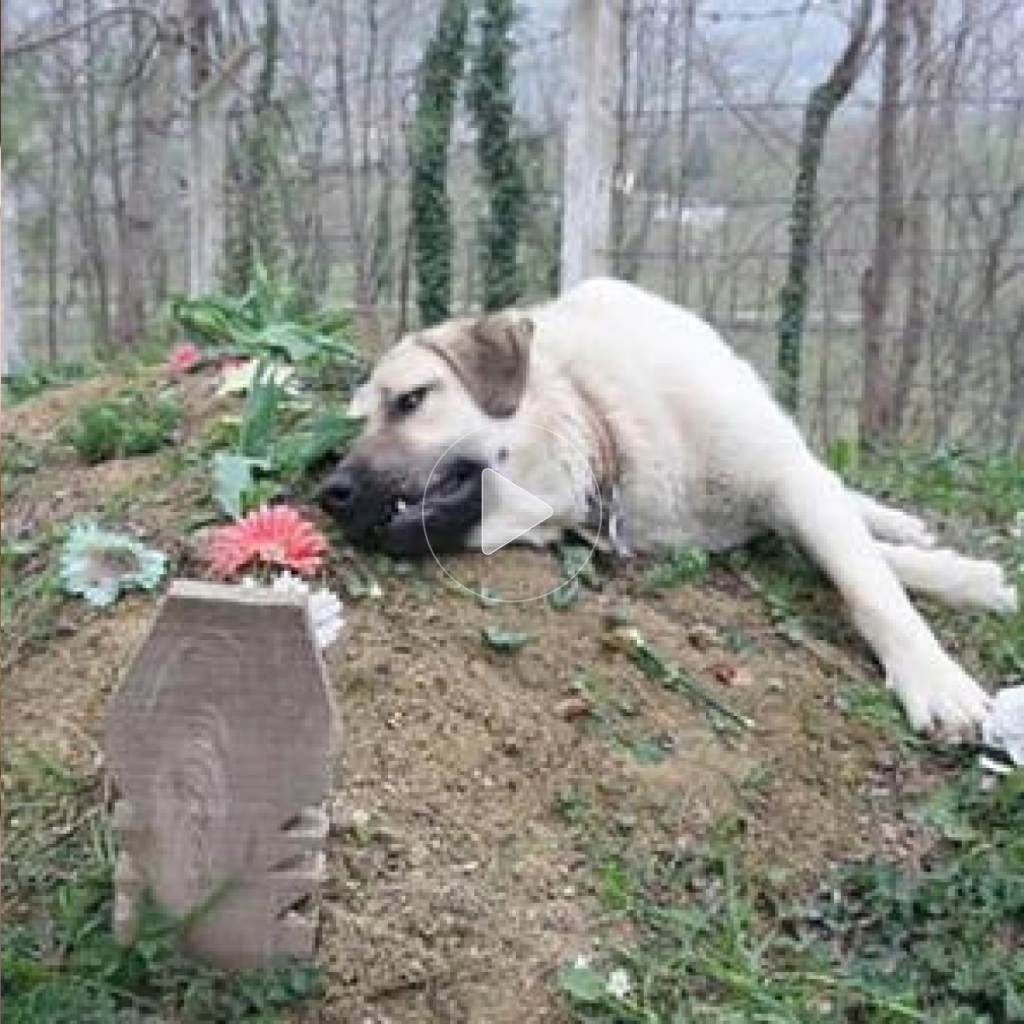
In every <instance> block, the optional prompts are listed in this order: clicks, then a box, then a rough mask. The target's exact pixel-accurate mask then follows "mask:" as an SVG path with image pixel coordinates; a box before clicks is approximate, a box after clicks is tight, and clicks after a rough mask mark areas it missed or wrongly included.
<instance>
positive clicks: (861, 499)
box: [846, 487, 935, 548]
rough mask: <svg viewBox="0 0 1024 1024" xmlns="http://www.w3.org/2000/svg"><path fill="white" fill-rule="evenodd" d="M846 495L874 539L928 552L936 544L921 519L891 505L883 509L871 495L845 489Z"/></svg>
mask: <svg viewBox="0 0 1024 1024" xmlns="http://www.w3.org/2000/svg"><path fill="white" fill-rule="evenodd" d="M846 493H847V494H848V495H849V496H850V498H851V499H852V501H853V503H854V505H855V506H856V509H857V511H858V512H859V513H860V515H861V518H862V519H863V520H864V522H865V523H866V524H867V528H868V529H869V530H870V531H871V535H872V536H873V537H875V538H876V539H878V540H885V541H890V542H891V543H893V544H913V545H914V546H915V547H919V548H930V547H932V546H933V545H934V544H935V534H933V533H932V532H931V530H929V529H928V526H927V524H926V523H925V522H924V520H923V519H918V517H917V516H912V515H910V513H909V512H904V511H903V510H902V509H898V508H893V507H892V506H891V505H883V504H882V503H881V502H880V501H876V500H875V499H874V498H872V497H871V496H870V495H867V494H864V493H862V492H861V491H855V490H853V488H851V487H847V488H846Z"/></svg>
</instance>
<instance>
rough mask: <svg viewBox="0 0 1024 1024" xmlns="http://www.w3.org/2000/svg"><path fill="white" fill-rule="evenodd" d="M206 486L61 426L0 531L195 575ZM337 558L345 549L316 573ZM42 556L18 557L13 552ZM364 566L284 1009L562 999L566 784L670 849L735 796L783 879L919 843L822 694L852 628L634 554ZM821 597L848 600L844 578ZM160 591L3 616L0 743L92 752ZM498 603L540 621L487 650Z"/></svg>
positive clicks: (883, 768) (41, 405) (503, 615)
mask: <svg viewBox="0 0 1024 1024" xmlns="http://www.w3.org/2000/svg"><path fill="white" fill-rule="evenodd" d="M105 387H110V382H109V381H108V382H106V383H104V382H95V381H90V382H86V383H83V384H80V385H76V386H73V387H70V388H67V389H65V390H63V391H60V392H54V393H52V394H50V395H45V396H42V397H40V398H38V399H35V400H32V401H30V402H27V403H24V404H22V405H20V406H16V407H12V408H10V409H5V410H4V424H3V430H4V437H5V441H6V440H7V439H8V438H10V437H12V436H14V437H18V438H20V439H21V440H23V441H24V442H26V443H28V444H30V445H34V446H36V447H38V446H40V445H44V444H46V443H47V442H48V441H49V440H50V439H52V438H54V437H55V436H56V433H57V430H58V429H59V425H60V423H61V422H62V420H63V419H64V417H65V416H66V415H67V412H68V410H69V409H72V408H74V406H75V404H76V403H77V402H80V401H83V400H86V399H88V398H92V397H95V395H96V394H101V393H103V391H104V388H105ZM186 388H187V390H188V394H187V404H188V407H189V410H190V415H189V418H188V421H187V423H186V431H187V432H194V431H195V430H197V429H199V427H200V426H201V425H202V423H203V421H204V417H205V415H206V414H207V412H208V411H209V410H210V409H212V408H213V403H212V402H211V399H210V392H209V388H208V386H207V384H206V383H204V382H202V381H199V382H190V383H189V384H188V385H186ZM203 486H204V485H203V482H202V477H201V474H200V473H198V471H197V472H192V471H190V470H188V468H187V467H186V468H184V469H183V468H182V466H181V465H175V466H174V467H172V468H171V469H169V468H168V461H167V457H166V456H163V455H157V456H151V457H147V458H141V459H134V460H126V461H124V462H116V463H108V464H105V465H102V466H98V467H95V468H93V469H85V468H82V467H78V466H76V465H75V464H74V460H73V457H72V456H71V455H70V453H67V452H63V451H61V450H60V449H59V446H56V445H54V446H53V448H52V450H51V451H50V452H49V453H48V455H47V458H46V461H45V464H43V465H41V467H40V469H39V470H37V471H36V472H35V473H33V474H29V475H26V476H24V477H21V478H19V481H18V485H17V487H16V488H15V489H14V491H13V493H11V494H5V495H4V500H3V526H4V534H5V537H9V538H12V539H13V538H17V537H26V536H31V535H32V534H33V532H34V531H37V530H39V529H40V528H41V527H42V526H44V525H47V524H48V525H50V526H52V525H53V524H54V523H55V522H58V521H67V520H69V519H71V518H73V517H74V516H81V515H87V514H100V515H105V516H106V517H107V518H108V519H110V520H111V521H112V522H114V523H116V524H119V525H124V524H125V523H128V524H130V525H132V526H133V527H134V528H136V529H141V530H142V531H144V532H145V533H146V534H147V535H149V536H150V537H152V538H154V539H155V540H156V541H157V542H159V543H161V544H163V545H165V546H166V547H167V548H168V549H169V550H170V551H171V552H172V554H174V556H175V558H176V559H177V560H178V564H179V566H180V567H181V570H182V571H183V572H185V573H188V572H194V571H195V569H196V562H195V561H194V557H193V556H194V547H193V545H192V544H191V543H190V542H189V541H188V540H187V539H183V538H184V533H185V526H184V525H183V524H186V523H188V522H189V520H190V515H191V512H190V509H191V506H192V504H193V503H194V502H195V501H196V500H199V499H200V498H201V495H202V489H203ZM115 516H116V518H114V517H115ZM353 557H354V556H352V555H351V554H350V553H348V552H345V551H338V552H335V554H334V555H333V556H332V561H331V564H330V566H329V568H328V572H327V578H328V580H329V581H331V582H337V581H339V580H340V579H341V577H342V575H343V574H344V573H345V572H346V571H348V570H349V569H350V568H351V567H352V565H353V561H352V559H353ZM482 557H483V556H477V557H476V558H474V557H473V556H469V555H467V556H464V558H462V559H460V560H459V562H458V567H459V569H460V571H462V572H464V573H465V574H466V576H467V577H471V576H473V575H480V574H481V573H483V572H484V571H485V570H486V572H487V574H488V577H489V578H490V579H492V580H495V581H496V582H497V583H498V584H499V585H500V582H501V579H502V578H506V579H507V580H513V579H515V580H518V581H522V580H525V579H529V578H530V577H531V576H532V575H536V576H537V577H538V578H544V577H546V576H547V575H548V574H549V573H550V568H551V556H550V555H548V554H545V553H537V552H532V551H525V550H515V549H512V550H509V549H505V550H504V551H502V552H500V553H499V554H497V555H495V556H492V558H491V559H490V560H489V561H487V563H486V565H485V564H484V563H483V561H482ZM43 567H44V566H43V565H42V564H36V563H33V562H32V561H31V560H29V563H28V565H27V567H26V571H29V572H31V571H40V570H41V569H42V568H43ZM378 581H379V584H380V588H381V594H380V596H378V597H365V598H363V599H360V600H352V599H346V609H345V614H346V629H345V634H344V641H343V643H341V644H339V645H338V646H337V647H336V648H335V649H334V650H332V652H330V657H329V661H328V668H329V675H330V680H331V685H332V686H333V688H334V690H335V694H336V699H337V703H338V706H339V709H340V712H341V717H342V720H343V723H344V741H343V744H342V749H341V756H340V758H339V763H338V765H337V772H336V775H337V791H336V793H335V796H334V801H333V808H332V813H333V818H334V822H335V826H334V828H333V829H332V834H331V837H330V839H329V845H328V857H329V867H330V870H329V881H328V884H327V886H326V890H325V892H324V898H323V934H322V938H321V943H320V947H319V954H318V955H319V957H320V959H321V962H322V964H323V966H324V968H325V972H326V976H327V980H328V994H327V997H326V999H325V1001H324V1002H323V1003H322V1004H321V1005H318V1006H315V1007H310V1008H309V1009H308V1010H307V1011H305V1016H304V1017H301V1019H306V1020H309V1021H366V1022H371V1021H372V1022H380V1024H384V1022H394V1024H399V1022H410V1024H411V1022H418V1024H421V1022H430V1021H488V1022H495V1024H502V1022H509V1024H512V1022H516V1024H526V1022H532V1021H558V1020H562V1019H563V1015H562V1013H561V1010H560V1007H559V1004H558V1001H557V996H556V995H555V988H554V986H553V984H552V976H553V973H554V972H555V971H556V970H557V968H558V967H559V966H560V965H562V964H564V963H565V962H566V961H567V960H569V959H571V958H572V957H573V956H574V955H575V954H576V953H577V952H580V951H582V950H585V949H587V948H590V947H591V945H592V942H593V935H594V933H595V927H594V926H595V915H596V913H597V904H596V900H595V897H594V892H593V885H594V877H593V872H592V871H591V869H590V866H589V865H588V861H587V856H586V851H585V849H584V843H583V840H582V839H581V830H580V828H579V827H578V824H577V823H574V821H573V820H572V815H571V814H569V813H567V811H566V808H567V806H570V805H571V804H572V801H573V800H577V799H580V798H582V799H585V800H586V801H587V804H588V807H589V808H590V809H591V812H592V813H597V814H599V815H600V816H601V817H602V819H603V820H605V821H607V822H609V823H611V824H610V826H609V827H615V828H618V829H622V830H625V831H627V832H630V833H632V834H633V835H634V837H635V841H636V843H637V844H639V845H640V846H642V845H643V844H644V843H645V842H648V841H650V842H658V843H662V844H663V843H664V842H666V841H669V842H676V843H678V844H680V845H681V846H686V845H687V844H691V843H693V842H695V841H697V840H699V838H700V837H701V836H702V835H703V834H705V833H706V831H707V830H708V829H709V828H710V827H711V826H712V825H713V824H714V823H715V822H716V821H718V820H720V819H721V818H722V816H723V815H733V816H736V817H738V818H739V819H740V821H741V823H742V825H743V827H744V829H745V836H746V838H745V843H746V846H747V848H748V850H749V851H750V854H751V856H752V858H753V859H754V861H755V862H757V863H760V864H762V865H763V866H764V867H765V868H766V869H769V870H772V871H775V872H785V873H786V874H787V876H788V877H789V878H790V879H791V884H792V885H793V887H794V890H795V891H797V892H799V891H800V888H801V886H802V885H803V884H805V883H809V882H810V880H811V879H813V878H814V877H816V876H817V875H819V874H820V872H821V871H822V870H823V869H824V868H825V867H826V865H828V864H829V863H830V862H832V861H834V860H835V859H838V858H849V857H851V856H864V857H869V856H874V855H877V854H880V853H882V852H887V853H893V852H899V853H903V854H912V853H913V852H914V850H915V848H916V846H917V844H918V842H919V838H920V837H919V836H918V835H917V834H916V832H915V831H914V829H913V827H912V826H910V825H908V824H907V823H906V822H905V821H904V820H903V818H902V816H901V806H902V801H903V800H904V799H905V798H906V796H907V795H908V794H909V793H913V792H917V791H919V790H923V789H924V788H926V787H927V786H928V785H929V784H930V782H931V780H930V779H929V777H928V775H927V774H924V771H925V770H924V769H922V768H921V767H920V762H919V761H918V760H917V759H912V760H907V759H905V758H904V757H903V755H902V753H901V752H900V750H899V748H898V747H896V746H894V745H893V744H894V742H895V741H894V740H893V739H892V737H891V736H890V735H886V734H885V733H883V732H881V731H880V730H879V729H878V728H877V727H875V726H873V725H871V724H867V723H865V722H861V721H858V720H855V719H852V718H850V717H849V716H846V715H844V714H843V712H842V711H841V710H840V708H839V698H840V696H841V695H842V694H843V693H846V692H849V690H850V688H851V687H854V686H863V684H864V683H865V682H866V681H869V680H877V672H876V669H875V668H874V666H873V665H872V664H871V662H870V660H869V659H868V658H867V656H866V654H865V653H864V651H863V649H862V648H861V646H860V645H859V644H858V643H857V642H856V641H854V640H852V639H851V637H850V634H849V632H848V631H847V630H845V629H844V628H839V629H838V630H837V631H836V634H835V635H836V640H837V642H832V641H831V640H829V639H822V638H820V637H819V638H818V639H816V640H814V641H813V642H808V643H804V642H795V641H794V640H793V639H792V638H788V637H787V636H785V635H783V633H784V631H780V630H779V629H778V628H777V624H776V622H775V620H774V619H773V617H772V615H771V614H770V610H769V609H768V607H767V606H766V603H765V600H764V598H763V595H762V594H760V593H758V591H757V589H756V587H753V586H751V585H750V583H749V582H748V581H746V580H745V579H744V578H743V577H742V576H741V575H738V574H736V573H735V572H733V571H731V570H727V569H715V570H714V571H713V572H712V573H711V575H710V577H709V578H708V579H707V580H705V581H703V582H702V583H700V584H699V585H692V586H685V587H681V588H678V589H674V590H670V591H666V592H661V593H659V594H655V595H651V594H648V593H646V592H645V591H644V588H643V587H642V585H641V572H640V570H639V569H638V568H629V569H620V570H618V571H617V572H615V574H614V575H613V576H612V577H611V578H609V579H607V580H606V581H605V582H604V584H603V586H602V587H601V589H600V590H599V591H593V590H586V591H585V592H584V593H583V596H582V599H581V600H580V601H579V602H578V603H576V604H575V605H573V606H571V607H569V608H567V609H564V610H556V609H553V608H551V607H549V606H548V605H546V604H545V603H543V602H534V603H528V604H521V605H500V606H496V607H492V606H485V605H484V604H483V603H482V602H479V601H477V600H474V599H473V598H471V597H468V596H467V595H465V594H464V593H462V592H460V591H458V590H457V589H455V588H452V587H450V586H449V585H447V584H446V583H445V581H444V578H443V577H442V575H441V573H440V572H439V571H438V569H437V568H436V566H434V565H433V564H432V563H430V564H424V565H419V566H414V567H412V568H411V569H409V570H407V571H404V572H401V573H399V572H395V571H390V572H387V573H383V574H381V575H380V576H379V577H378ZM818 600H819V602H820V606H819V608H818V609H817V610H818V611H819V612H820V614H821V615H822V616H824V617H825V618H829V617H833V618H835V620H836V621H837V622H838V621H839V620H840V614H839V612H838V606H837V605H836V604H835V602H834V600H833V599H832V598H831V597H830V596H829V595H827V594H824V593H822V594H821V596H820V598H819V599H818ZM156 608H157V603H156V601H154V600H153V599H152V598H150V597H145V596H132V597H129V598H127V599H124V600H122V601H121V602H119V603H118V604H117V605H116V606H115V607H114V608H113V609H111V610H110V611H107V612H102V613H101V612H96V611H92V610H90V609H88V608H86V606H84V605H83V604H81V603H77V602H75V603H73V602H70V601H65V600H58V601H56V602H54V603H52V604H51V606H50V607H48V608H47V609H46V610H45V611H44V612H40V613H39V614H38V615H37V617H36V619H33V621H32V627H33V628H32V629H28V628H27V627H26V628H25V629H24V630H22V631H21V632H20V633H19V632H18V624H17V623H15V624H14V626H13V627H12V629H13V630H14V634H15V635H16V641H17V642H16V643H14V645H13V647H12V646H10V645H5V650H4V652H3V662H4V664H3V668H4V683H3V701H2V730H3V738H4V740H5V742H6V741H9V740H16V741H18V742H23V743H31V744H43V745H47V746H51V747H57V748H61V749H64V750H66V751H68V752H70V753H72V754H73V753H74V752H75V751H78V752H81V751H82V750H83V748H84V749H87V750H89V749H91V750H93V751H95V750H96V749H97V748H96V746H95V744H96V743H98V740H99V737H100V735H101V730H102V718H103V714H104V708H105V706H106V702H107V700H108V698H109V697H110V695H111V693H112V692H113V690H114V689H115V688H116V686H117V685H118V682H119V680H120V678H121V677H122V675H123V673H124V671H125V668H126V666H127V664H128V662H129V660H130V658H131V655H132V652H133V651H134V649H135V648H136V647H137V645H138V644H139V643H140V641H141V639H142V637H143V636H144V634H145V631H146V629H147V628H148V626H149V624H150V623H151V622H152V620H153V617H154V615H155V612H156ZM623 616H625V617H626V618H627V619H628V621H629V622H630V624H631V625H633V626H635V627H636V628H638V629H639V630H640V631H641V633H642V634H643V635H644V636H645V637H646V638H647V639H649V640H650V641H651V642H652V643H653V644H655V645H657V646H658V647H659V648H660V649H661V650H662V651H663V652H664V653H665V654H666V655H667V656H668V657H670V658H671V659H673V660H674V661H676V662H678V663H679V664H680V665H681V666H682V667H683V668H685V669H686V670H687V671H688V672H689V673H690V674H691V675H692V677H693V678H694V679H696V680H697V681H699V683H700V684H701V685H702V686H704V687H705V688H706V689H707V690H709V691H710V692H712V693H714V694H715V695H716V696H717V697H718V698H719V699H721V700H724V701H726V702H728V704H730V705H731V706H733V707H734V708H736V709H737V710H739V711H741V712H742V713H744V714H746V715H748V716H750V717H751V718H753V719H754V720H755V722H756V725H755V728H754V729H752V730H750V731H748V732H746V733H743V734H742V735H738V736H732V737H727V736H723V735H720V734H719V733H718V732H716V730H715V729H713V728H712V726H711V724H710V722H709V720H708V717H707V715H706V714H705V713H704V712H703V711H701V710H700V709H699V708H697V707H695V706H694V705H693V704H692V703H691V702H690V701H688V700H687V699H686V698H685V697H684V696H682V695H681V694H678V693H673V692H669V691H667V690H665V689H663V688H662V687H660V686H659V685H658V684H657V683H656V682H653V681H651V680H649V679H647V678H646V677H645V676H644V675H643V673H642V672H641V671H640V670H639V669H638V668H637V667H636V666H634V665H633V664H631V663H630V662H629V661H628V659H627V658H626V657H625V656H624V654H623V653H622V652H621V651H618V650H615V649H614V648H613V647H611V646H609V644H608V643H607V642H606V640H607V636H608V622H609V620H610V619H616V620H620V619H621V618H622V617H623ZM37 619H38V621H37ZM488 625H501V626H502V627H507V628H509V629H513V630H517V631H522V632H525V633H528V634H530V636H531V640H530V641H529V642H528V643H527V644H526V645H525V646H523V647H522V648H521V649H518V650H516V651H511V652H506V651H500V650H494V649H491V648H490V647H489V646H488V645H487V644H486V643H485V642H484V641H483V639H482V635H481V631H482V629H483V627H485V626H488ZM581 694H582V695H583V696H582V697H581ZM581 700H583V701H584V703H583V704H581V703H580V701H581ZM652 750H653V751H655V754H654V755H652V754H651V751H652Z"/></svg>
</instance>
